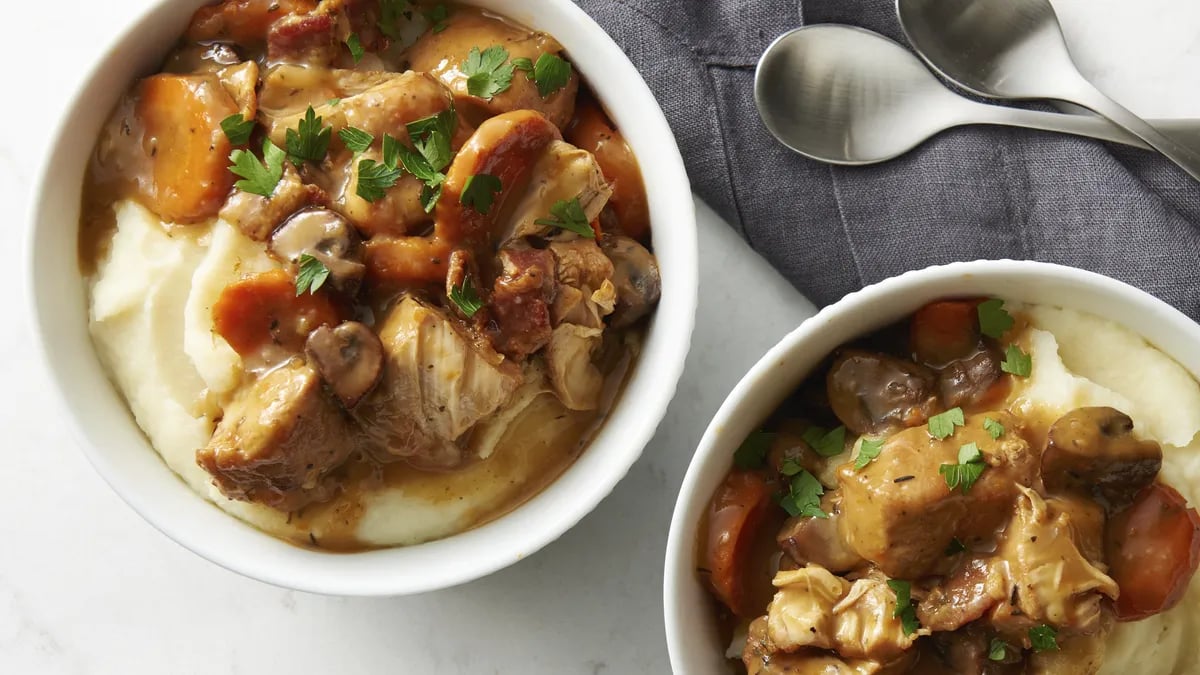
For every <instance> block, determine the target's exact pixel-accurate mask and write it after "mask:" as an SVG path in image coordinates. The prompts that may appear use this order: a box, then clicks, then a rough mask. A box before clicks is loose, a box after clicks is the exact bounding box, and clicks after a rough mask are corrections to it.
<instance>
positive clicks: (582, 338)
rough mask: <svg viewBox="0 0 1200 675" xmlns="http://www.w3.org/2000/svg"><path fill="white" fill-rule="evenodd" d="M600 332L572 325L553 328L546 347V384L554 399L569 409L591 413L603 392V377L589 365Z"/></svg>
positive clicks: (599, 338) (567, 324) (600, 340)
mask: <svg viewBox="0 0 1200 675" xmlns="http://www.w3.org/2000/svg"><path fill="white" fill-rule="evenodd" d="M602 342H603V331H602V330H600V329H599V328H587V327H586V326H580V325H577V324H573V323H564V324H561V325H560V326H558V327H557V328H555V329H554V332H553V333H552V334H551V336H550V343H549V344H547V345H546V365H547V366H548V367H549V371H550V384H551V386H553V387H554V393H555V395H556V396H558V400H560V401H562V404H563V405H565V406H566V407H568V408H570V409H571V410H595V409H597V408H599V407H600V398H601V396H602V394H603V393H604V374H603V373H601V372H600V369H599V368H597V367H596V365H595V364H594V363H593V362H592V357H593V356H594V355H595V354H596V351H597V350H598V349H600V345H601V344H602Z"/></svg>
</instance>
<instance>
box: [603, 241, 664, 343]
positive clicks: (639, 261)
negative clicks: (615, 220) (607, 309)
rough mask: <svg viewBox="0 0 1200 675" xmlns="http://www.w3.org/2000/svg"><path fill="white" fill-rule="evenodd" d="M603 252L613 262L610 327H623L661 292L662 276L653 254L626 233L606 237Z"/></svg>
mask: <svg viewBox="0 0 1200 675" xmlns="http://www.w3.org/2000/svg"><path fill="white" fill-rule="evenodd" d="M601 247H602V248H603V249H604V253H605V254H606V255H608V257H609V259H610V260H612V262H613V278H612V281H613V285H615V286H616V287H617V305H616V308H615V309H614V310H613V313H612V316H611V317H610V318H609V325H610V326H612V327H613V328H624V327H626V326H630V325H632V324H633V323H634V322H636V321H637V320H638V319H640V318H642V317H643V316H646V315H647V314H649V313H650V311H651V310H653V309H654V306H655V305H657V304H658V299H659V297H660V296H661V295H662V276H661V275H660V274H659V272H658V261H657V260H655V259H654V254H653V253H651V252H650V251H649V250H647V249H646V247H645V246H642V245H641V244H639V243H638V242H637V241H636V240H634V239H631V238H629V237H621V236H615V237H605V238H604V241H603V242H601Z"/></svg>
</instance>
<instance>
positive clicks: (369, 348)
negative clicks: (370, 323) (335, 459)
mask: <svg viewBox="0 0 1200 675" xmlns="http://www.w3.org/2000/svg"><path fill="white" fill-rule="evenodd" d="M304 352H305V354H306V355H307V356H308V360H309V362H310V363H311V364H312V365H313V367H315V368H316V369H317V372H319V373H320V374H321V378H322V379H324V380H325V383H326V384H328V385H329V388H330V389H332V390H333V393H334V395H335V396H337V397H338V400H340V401H341V402H342V405H343V406H345V407H346V409H347V410H349V409H351V408H353V407H354V406H356V405H358V402H359V401H361V400H362V398H363V397H364V396H366V395H367V394H368V393H370V391H371V389H372V388H374V387H375V384H376V383H377V382H379V377H380V374H381V372H382V370H383V344H382V343H381V342H380V341H379V336H377V335H375V333H374V332H373V331H372V330H371V329H370V328H367V327H366V326H364V325H363V324H361V323H359V322H357V321H344V322H342V323H340V324H338V325H337V327H336V328H330V327H329V326H321V327H320V328H317V329H316V330H314V331H313V332H311V333H309V334H308V342H307V343H306V344H305V345H304Z"/></svg>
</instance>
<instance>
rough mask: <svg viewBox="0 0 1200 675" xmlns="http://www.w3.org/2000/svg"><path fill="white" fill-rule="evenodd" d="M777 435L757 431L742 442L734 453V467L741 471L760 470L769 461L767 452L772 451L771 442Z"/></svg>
mask: <svg viewBox="0 0 1200 675" xmlns="http://www.w3.org/2000/svg"><path fill="white" fill-rule="evenodd" d="M774 439H775V434H769V433H767V432H765V431H755V432H754V433H752V434H750V435H749V436H747V437H746V440H744V441H742V444H741V445H740V446H738V449H737V450H736V451H735V452H734V453H733V465H734V466H736V467H737V468H739V469H758V468H762V465H763V464H764V463H766V461H767V451H768V450H770V449H771V441H772V440H774Z"/></svg>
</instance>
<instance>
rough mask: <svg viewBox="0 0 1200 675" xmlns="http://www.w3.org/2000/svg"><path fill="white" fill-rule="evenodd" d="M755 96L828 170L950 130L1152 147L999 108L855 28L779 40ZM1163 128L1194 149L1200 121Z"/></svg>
mask: <svg viewBox="0 0 1200 675" xmlns="http://www.w3.org/2000/svg"><path fill="white" fill-rule="evenodd" d="M754 98H755V100H756V102H757V103H758V111H759V114H760V115H762V119H763V122H764V123H766V125H767V129H769V130H770V131H771V133H772V134H774V135H775V137H776V138H777V139H779V140H780V142H782V143H783V144H784V145H786V146H788V147H789V148H791V149H792V150H795V151H796V152H798V153H800V154H802V155H804V156H806V157H810V158H812V159H816V160H819V161H823V162H830V163H833V164H851V165H859V164H874V163H877V162H883V161H887V160H889V159H892V158H894V157H896V156H898V155H901V154H903V153H905V152H908V151H909V150H911V149H913V148H915V147H916V146H918V145H920V144H921V143H923V142H925V141H926V140H928V139H929V138H930V137H932V136H934V135H936V134H938V133H940V132H941V131H944V130H946V129H949V128H951V127H955V126H960V125H966V124H998V125H1005V126H1016V127H1028V128H1031V129H1043V130H1046V131H1060V132H1064V133H1069V134H1076V135H1080V136H1090V137H1092V138H1099V139H1102V140H1106V141H1115V142H1118V143H1126V144H1129V145H1136V146H1138V147H1141V148H1147V149H1148V148H1149V146H1147V145H1146V144H1145V143H1143V142H1141V141H1140V140H1138V138H1137V137H1136V136H1133V135H1132V134H1129V133H1127V132H1125V131H1123V130H1121V129H1120V128H1118V127H1116V126H1114V125H1113V124H1112V123H1111V122H1108V121H1107V120H1104V119H1101V118H1099V117H1085V116H1079V115H1066V114H1060V113H1050V112H1040V111H1036V110H1022V109H1019V108H1005V107H1001V106H995V105H987V104H985V103H979V102H976V101H972V100H970V99H967V98H963V97H962V96H959V95H957V94H955V93H954V92H952V91H950V90H949V89H947V88H946V87H945V86H944V85H943V84H942V83H941V81H940V80H938V79H937V78H936V77H935V76H934V75H933V73H931V72H929V70H928V69H926V68H925V66H924V65H922V64H921V62H920V61H919V60H918V59H917V58H916V57H915V56H913V55H912V53H911V52H909V51H908V50H907V49H905V48H904V47H901V46H900V45H898V44H896V43H895V42H893V41H891V40H889V39H888V38H886V37H884V36H882V35H879V34H878V33H872V32H871V31H868V30H863V29H861V28H854V27H852V26H841V25H834V24H819V25H814V26H808V27H805V28H800V29H797V30H794V31H791V32H789V33H786V34H784V35H783V36H782V37H780V38H779V39H777V40H776V41H775V42H774V43H772V44H771V46H770V47H768V48H767V51H766V53H764V54H763V56H762V60H761V61H759V64H758V72H757V74H756V75H755V81H754ZM1155 124H1161V125H1162V128H1163V129H1165V130H1168V131H1169V133H1171V134H1172V135H1178V136H1179V137H1181V138H1186V139H1187V142H1189V143H1190V144H1193V146H1194V147H1200V124H1197V122H1195V121H1192V120H1164V121H1162V122H1161V123H1160V122H1156V123H1155Z"/></svg>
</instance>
